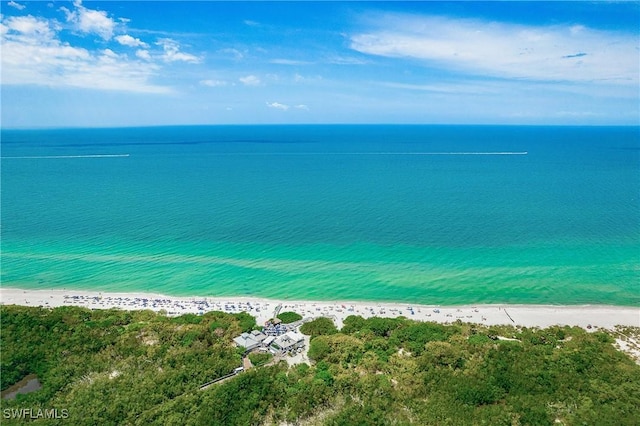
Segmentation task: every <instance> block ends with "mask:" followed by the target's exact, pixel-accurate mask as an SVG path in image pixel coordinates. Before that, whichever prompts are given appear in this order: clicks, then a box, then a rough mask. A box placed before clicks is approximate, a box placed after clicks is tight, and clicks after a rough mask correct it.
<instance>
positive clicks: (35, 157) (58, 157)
mask: <svg viewBox="0 0 640 426" xmlns="http://www.w3.org/2000/svg"><path fill="white" fill-rule="evenodd" d="M128 156H129V154H84V155H28V156H21V157H0V158H1V159H3V160H5V159H12V160H16V159H20V160H29V159H60V158H125V157H128Z"/></svg>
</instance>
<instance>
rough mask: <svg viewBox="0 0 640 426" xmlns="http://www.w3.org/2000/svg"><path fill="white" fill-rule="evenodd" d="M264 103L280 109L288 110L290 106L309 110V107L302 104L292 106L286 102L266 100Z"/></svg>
mask: <svg viewBox="0 0 640 426" xmlns="http://www.w3.org/2000/svg"><path fill="white" fill-rule="evenodd" d="M266 104H267V106H268V107H269V108H273V109H279V110H281V111H288V110H289V109H290V108H294V109H299V110H304V111H309V107H308V106H306V105H304V104H299V105H294V106H293V107H291V106H289V105H287V104H281V103H280V102H267V103H266Z"/></svg>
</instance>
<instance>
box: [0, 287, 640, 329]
mask: <svg viewBox="0 0 640 426" xmlns="http://www.w3.org/2000/svg"><path fill="white" fill-rule="evenodd" d="M0 304H2V305H22V306H42V307H50V308H54V307H58V306H82V307H86V308H89V309H110V308H116V309H122V310H145V309H148V310H152V311H156V312H159V311H161V310H164V311H165V312H167V314H168V315H171V316H177V315H182V314H187V313H192V314H202V313H206V312H209V311H222V312H227V313H239V312H247V313H248V314H250V315H252V316H253V317H255V318H256V322H257V323H258V325H261V324H264V322H265V321H267V320H268V319H269V318H271V317H272V315H273V312H274V310H275V309H276V307H277V306H278V305H282V312H285V311H293V312H297V313H298V314H300V315H302V316H303V317H304V318H316V317H321V316H325V317H326V316H328V317H332V318H333V319H334V321H335V323H336V326H337V327H338V328H341V327H342V324H343V321H344V319H345V318H346V317H348V316H349V315H359V316H362V317H364V318H370V317H373V316H378V317H383V318H394V317H399V316H404V317H406V318H408V319H413V320H417V321H433V322H438V323H454V322H456V321H457V320H460V321H462V322H467V323H476V324H484V325H512V326H524V327H541V328H544V327H549V326H552V325H561V326H562V325H569V326H578V327H582V328H585V329H594V328H606V329H613V328H614V327H615V326H616V325H624V326H634V327H640V308H638V307H626V306H610V305H519V304H490V305H487V304H467V305H451V306H440V305H418V304H409V303H399V302H378V301H374V302H363V301H341V300H336V301H313V300H282V299H267V298H260V297H246V296H229V297H177V296H167V295H163V294H156V293H142V292H140V293H125V292H122V293H121V292H100V291H87V290H76V289H69V290H66V289H65V290H60V289H51V290H28V289H21V288H12V287H0Z"/></svg>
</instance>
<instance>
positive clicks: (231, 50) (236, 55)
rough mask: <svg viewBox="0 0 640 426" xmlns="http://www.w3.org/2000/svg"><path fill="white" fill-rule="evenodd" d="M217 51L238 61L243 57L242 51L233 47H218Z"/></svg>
mask: <svg viewBox="0 0 640 426" xmlns="http://www.w3.org/2000/svg"><path fill="white" fill-rule="evenodd" d="M219 52H220V53H223V54H225V55H229V56H232V57H233V59H235V60H236V61H239V60H241V59H243V58H244V53H242V52H241V51H239V50H238V49H234V48H226V49H220V50H219Z"/></svg>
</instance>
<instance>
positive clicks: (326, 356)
mask: <svg viewBox="0 0 640 426" xmlns="http://www.w3.org/2000/svg"><path fill="white" fill-rule="evenodd" d="M0 313H1V316H2V317H1V319H2V339H1V344H2V346H1V349H2V366H1V367H2V369H1V373H2V375H1V378H2V389H4V388H6V387H8V386H9V385H11V384H12V383H13V382H15V381H17V380H19V379H20V378H21V377H22V376H24V375H26V374H28V373H35V374H37V375H38V377H39V378H40V381H41V382H42V384H43V388H42V389H41V390H39V391H37V392H34V393H30V394H27V395H19V396H18V398H17V399H16V400H14V401H2V409H3V411H2V412H3V413H4V412H5V411H4V410H6V409H11V408H31V409H33V410H37V409H39V408H40V409H53V408H57V409H59V410H61V409H66V410H68V413H69V418H67V419H60V420H57V422H59V423H60V424H82V425H85V424H100V425H110V424H113V425H116V424H117V425H120V424H134V425H136V424H139V425H146V424H163V425H174V424H175V425H183V424H186V425H190V424H194V425H250V424H280V423H284V422H289V423H290V424H297V423H302V422H303V423H304V424H312V425H313V424H327V425H386V424H398V425H405V424H416V425H467V424H474V425H475V424H487V425H518V424H522V425H553V424H554V422H556V420H557V421H559V422H560V423H556V424H568V425H582V424H587V425H612V424H615V425H625V424H628V425H632V424H637V407H638V406H639V405H640V366H638V365H636V364H635V363H634V362H633V361H632V360H631V359H630V358H629V357H628V356H626V355H625V354H623V353H621V352H618V351H617V350H616V349H615V348H614V347H613V345H612V343H613V337H612V336H611V335H610V334H607V333H604V332H594V333H588V332H586V331H585V330H582V329H579V328H569V327H552V328H549V329H544V330H538V329H526V328H521V329H516V328H513V327H491V328H486V327H481V326H473V325H469V324H462V323H459V324H456V325H448V326H446V325H439V324H433V323H418V322H414V321H410V320H407V319H404V318H400V319H380V318H372V319H367V320H365V319H363V318H360V317H349V318H348V319H347V320H346V321H345V325H344V327H343V329H342V330H341V331H340V332H338V330H336V329H335V328H334V327H331V326H330V324H329V323H327V322H326V321H325V320H316V321H312V322H310V323H307V324H305V326H304V330H306V331H307V332H309V333H311V335H313V336H314V337H313V339H312V341H311V347H310V351H309V356H310V357H313V358H314V359H315V361H316V363H315V365H314V366H313V367H309V366H307V365H304V364H303V365H299V366H296V367H292V368H287V366H286V364H285V363H283V362H281V363H279V364H276V365H271V366H264V367H260V368H256V369H252V370H250V371H248V372H245V373H241V374H239V375H237V376H235V377H233V378H231V379H229V380H227V381H224V382H222V383H219V384H215V385H213V386H211V387H209V388H208V389H206V390H199V386H200V385H201V384H203V383H205V382H208V381H209V380H212V379H214V378H216V377H220V376H223V375H225V374H227V373H229V372H231V371H232V370H233V369H234V368H235V367H238V366H239V365H240V361H241V359H240V355H239V353H238V351H237V350H236V349H235V348H233V347H232V344H231V339H232V337H233V336H235V335H237V334H239V333H240V332H241V331H243V330H244V331H247V330H249V329H251V328H252V327H254V326H255V322H254V321H252V318H251V317H249V316H247V315H243V314H241V315H228V314H223V313H213V312H212V313H208V314H205V315H203V316H195V315H185V316H182V317H178V318H167V317H165V316H162V315H159V314H154V313H152V312H147V311H140V312H125V311H115V310H111V311H107V310H104V311H90V310H86V309H82V308H75V307H64V308H56V309H53V310H49V309H41V308H28V307H17V306H2V307H0ZM626 332H627V333H636V334H637V333H638V330H637V329H634V330H626ZM498 336H500V337H507V338H510V339H515V340H499V339H498V338H497V337H498ZM253 359H255V360H256V361H263V359H262V358H261V357H260V356H258V357H256V356H253ZM264 360H267V357H264ZM2 420H3V422H2V424H3V425H4V424H11V423H12V421H11V420H6V419H4V418H3V419H2ZM22 422H24V421H13V423H14V424H17V423H22ZM47 422H48V423H55V422H56V420H48V421H47Z"/></svg>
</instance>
